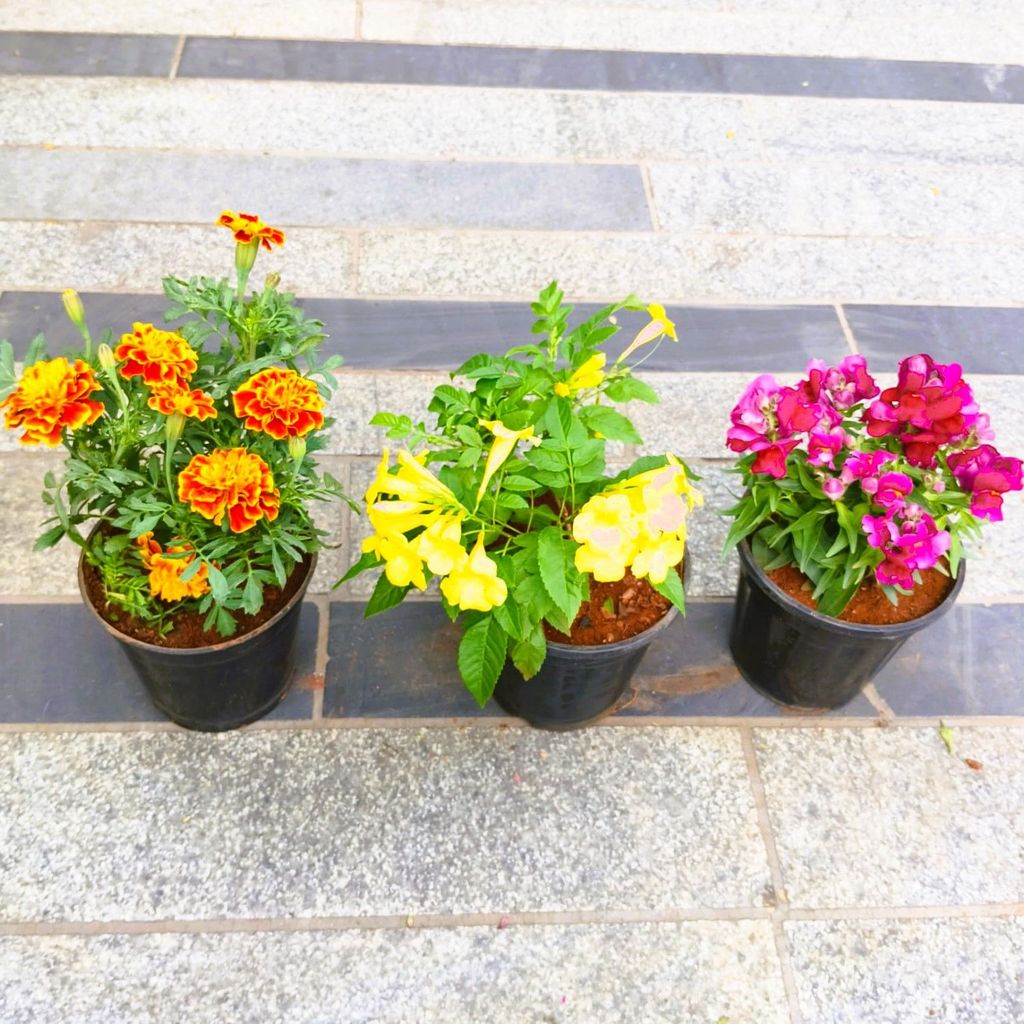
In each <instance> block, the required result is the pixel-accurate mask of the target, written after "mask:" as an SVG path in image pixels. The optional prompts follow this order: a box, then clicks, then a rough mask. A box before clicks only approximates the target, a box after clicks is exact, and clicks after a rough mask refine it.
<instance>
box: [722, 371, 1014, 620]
mask: <svg viewBox="0 0 1024 1024" xmlns="http://www.w3.org/2000/svg"><path fill="white" fill-rule="evenodd" d="M993 439H994V434H993V432H992V429H991V425H990V422H989V418H988V416H986V415H985V414H984V413H983V412H981V410H980V409H979V407H978V403H977V402H976V400H975V398H974V395H973V392H972V391H971V388H970V386H969V385H968V384H967V382H966V381H965V380H964V379H963V373H962V368H961V367H960V365H959V364H958V363H948V364H943V363H937V362H936V361H935V360H934V359H933V358H932V357H931V356H929V355H927V354H926V353H921V354H919V355H913V356H909V357H908V358H906V359H904V360H903V361H902V362H901V363H900V364H899V368H898V373H897V382H896V384H895V386H893V387H889V388H885V389H884V390H880V389H879V388H878V386H877V385H876V384H875V381H874V379H873V378H872V377H871V375H870V374H869V373H868V370H867V364H866V362H865V360H864V358H863V357H862V356H848V357H847V358H845V359H843V360H842V362H841V363H840V364H839V365H838V366H835V367H830V366H827V365H826V364H824V363H823V362H821V361H820V360H813V361H812V362H811V363H810V364H809V366H808V368H807V376H806V379H804V380H801V381H799V382H798V383H797V384H795V385H794V386H792V387H783V386H780V385H779V384H778V383H777V382H776V381H775V379H774V378H773V377H772V376H770V375H763V376H761V377H758V378H757V379H756V380H754V381H753V382H752V383H751V385H750V386H749V387H748V388H747V389H746V391H745V392H744V393H743V395H742V396H741V398H740V400H739V402H738V403H737V404H736V407H735V408H734V409H733V411H732V426H731V428H730V429H729V431H728V434H727V438H726V443H727V445H728V446H729V448H731V449H732V450H733V451H735V452H737V453H740V454H742V455H744V456H745V461H744V462H743V463H742V464H741V465H742V468H743V471H744V473H745V474H746V481H747V486H748V491H747V495H746V496H745V498H744V499H743V500H742V501H741V502H740V504H739V505H737V506H736V508H735V509H733V510H732V514H733V515H735V516H736V518H737V523H736V524H735V525H734V527H733V531H732V532H731V534H730V540H731V542H733V543H735V542H738V540H739V539H741V538H742V537H743V536H748V535H751V534H753V535H754V536H755V537H756V538H757V540H758V542H759V543H761V544H763V545H765V546H766V548H767V549H769V550H771V551H772V552H773V556H772V558H771V560H772V561H773V562H777V561H780V560H781V559H784V557H785V555H786V554H787V553H789V554H791V555H792V556H793V557H792V560H793V561H795V562H798V564H800V565H801V566H802V567H813V568H814V572H815V582H816V583H818V586H817V588H816V593H824V591H825V590H828V589H829V588H830V587H833V586H835V587H838V588H839V589H838V590H837V591H836V594H837V595H838V596H836V597H835V600H834V602H833V604H836V605H838V604H845V602H846V601H848V600H849V597H850V596H852V589H851V587H852V584H853V583H854V582H856V581H859V579H860V578H861V577H862V576H863V573H864V571H865V569H866V568H868V567H869V566H870V567H871V568H873V569H874V574H875V578H876V579H877V580H878V582H879V583H881V584H883V585H886V586H892V587H897V588H900V589H902V590H909V589H911V588H912V587H913V586H914V585H915V583H916V582H918V580H919V576H918V574H919V573H920V572H922V571H924V570H927V569H931V568H934V567H936V566H939V567H940V568H942V567H943V564H944V559H948V560H949V563H950V568H951V569H952V571H953V572H954V573H955V571H956V563H957V561H958V558H959V548H960V545H959V540H958V539H957V534H958V533H959V532H964V533H965V534H966V533H973V532H975V531H976V526H977V521H978V520H979V519H988V520H991V521H997V520H999V519H1001V518H1002V504H1003V496H1004V495H1005V494H1006V493H1007V492H1009V491H1016V490H1021V487H1022V480H1021V469H1022V465H1021V460H1020V459H1015V458H1010V457H1007V456H1003V455H1001V454H1000V453H999V452H998V451H997V450H996V449H995V448H994V447H993V446H992V445H991V444H981V443H980V442H982V441H991V440H993ZM751 454H752V455H753V457H752V458H750V455H751ZM762 481H769V482H772V483H774V484H775V485H776V486H777V487H778V488H779V491H778V492H777V493H776V495H775V496H774V497H772V496H771V489H770V488H769V489H767V490H766V489H765V487H764V486H763V485H762V483H761V482H762ZM819 494H820V497H821V501H823V502H824V504H818V503H817V502H818V497H817V496H818V495H819ZM858 531H859V539H858V536H857V532H858ZM863 546H866V547H867V548H868V549H870V551H871V552H872V554H871V555H870V556H869V557H868V558H867V559H865V558H864V557H862V554H861V548H862V547H863ZM844 551H845V553H843V552H844ZM840 578H841V579H842V581H843V583H842V585H841V586H840V585H839V583H838V581H839V579H840ZM822 581H824V582H822Z"/></svg>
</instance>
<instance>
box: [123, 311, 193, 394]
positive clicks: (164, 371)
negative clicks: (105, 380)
mask: <svg viewBox="0 0 1024 1024" xmlns="http://www.w3.org/2000/svg"><path fill="white" fill-rule="evenodd" d="M132 328H133V330H132V333H131V334H124V335H122V336H121V344H120V345H118V346H117V348H116V349H114V357H115V358H116V359H118V360H124V366H122V367H121V376H122V377H125V378H127V379H128V380H131V378H132V377H141V378H142V383H143V384H147V385H149V386H151V387H152V386H155V385H160V384H167V385H173V386H176V387H183V386H184V385H185V384H186V383H187V382H188V379H189V378H190V377H191V376H192V374H193V373H195V372H196V367H197V366H198V365H199V363H198V361H197V358H198V357H197V356H196V353H195V350H194V349H193V348H192V346H191V345H190V344H189V343H188V342H187V341H186V340H185V339H184V338H183V337H182V336H181V335H180V334H175V333H174V332H173V331H161V330H160V329H159V328H158V327H154V326H153V325H152V324H132Z"/></svg>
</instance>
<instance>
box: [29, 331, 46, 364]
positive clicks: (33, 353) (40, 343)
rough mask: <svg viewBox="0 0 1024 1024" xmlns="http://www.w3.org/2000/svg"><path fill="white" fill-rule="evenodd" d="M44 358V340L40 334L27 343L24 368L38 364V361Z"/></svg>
mask: <svg viewBox="0 0 1024 1024" xmlns="http://www.w3.org/2000/svg"><path fill="white" fill-rule="evenodd" d="M45 358H46V338H45V336H44V335H42V334H37V335H36V336H35V337H34V338H33V339H32V340H31V341H30V342H29V343H28V348H27V349H26V350H25V361H24V364H25V366H31V365H32V364H33V363H38V362H39V360H40V359H45Z"/></svg>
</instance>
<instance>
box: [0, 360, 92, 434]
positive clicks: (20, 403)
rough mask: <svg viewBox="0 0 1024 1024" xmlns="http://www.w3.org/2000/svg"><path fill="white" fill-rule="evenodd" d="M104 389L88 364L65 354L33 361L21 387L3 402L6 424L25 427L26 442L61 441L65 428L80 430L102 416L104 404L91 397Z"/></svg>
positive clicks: (22, 379) (20, 383) (22, 376)
mask: <svg viewBox="0 0 1024 1024" xmlns="http://www.w3.org/2000/svg"><path fill="white" fill-rule="evenodd" d="M99 390H101V388H100V385H99V383H98V382H97V380H96V377H95V376H94V374H93V372H92V368H91V367H90V366H89V364H88V363H84V362H83V361H82V360H81V359H76V360H75V362H74V363H73V364H72V363H69V362H68V361H67V360H66V359H65V358H64V357H63V356H58V357H57V358H56V359H49V360H45V359H44V360H41V361H40V362H38V363H33V365H32V366H29V367H28V368H27V369H26V370H25V372H24V373H23V374H22V375H21V380H19V381H18V385H17V387H16V388H15V389H14V390H13V391H12V392H11V393H10V394H9V395H8V396H7V397H6V398H5V399H4V400H3V401H2V402H0V409H3V410H4V425H5V426H6V427H7V428H8V429H10V430H15V429H17V428H19V427H23V428H24V430H25V433H24V434H22V436H21V443H22V444H45V445H47V446H49V447H50V448H55V447H56V446H57V445H59V444H60V439H61V432H62V431H63V430H64V429H65V428H69V429H71V430H77V429H79V428H80V427H87V426H89V425H90V424H92V423H95V422H96V420H98V419H99V418H100V415H101V414H102V412H103V403H102V402H94V401H92V400H91V399H90V398H89V395H91V394H92V393H93V392H94V391H99Z"/></svg>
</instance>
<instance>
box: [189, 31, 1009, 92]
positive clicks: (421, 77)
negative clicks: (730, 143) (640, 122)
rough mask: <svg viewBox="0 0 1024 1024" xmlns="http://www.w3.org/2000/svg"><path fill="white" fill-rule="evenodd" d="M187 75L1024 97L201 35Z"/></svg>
mask: <svg viewBox="0 0 1024 1024" xmlns="http://www.w3.org/2000/svg"><path fill="white" fill-rule="evenodd" d="M178 74H179V77H201V78H253V79H291V80H302V81H318V82H369V83H400V84H410V85H465V86H505V87H512V88H529V89H602V90H617V91H627V92H628V91H645V92H648V91H649V92H714V93H750V94H754V95H765V96H836V97H873V98H879V99H914V100H956V101H967V102H976V103H1021V102H1024V67H1020V66H1016V65H1011V66H1004V65H999V66H995V65H988V64H953V63H940V62H936V61H897V60H867V59H863V58H838V57H779V56H749V55H741V54H696V53H637V52H625V51H618V50H615V51H609V50H555V49H538V48H527V47H497V46H425V45H418V44H408V43H367V42H312V41H302V40H276V39H226V38H225V39H220V38H192V39H189V40H188V41H187V42H186V44H185V51H184V54H183V57H182V61H181V65H180V67H179V70H178Z"/></svg>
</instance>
